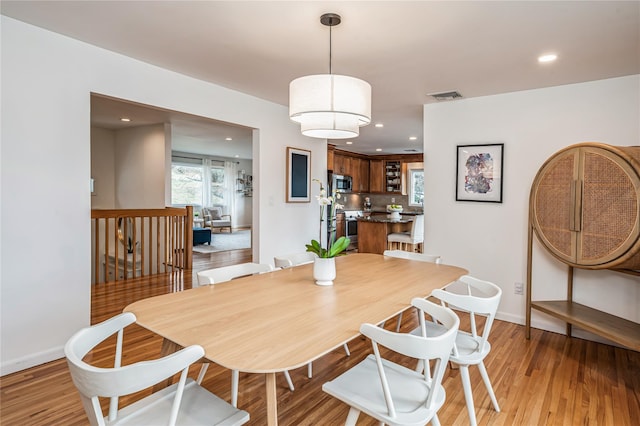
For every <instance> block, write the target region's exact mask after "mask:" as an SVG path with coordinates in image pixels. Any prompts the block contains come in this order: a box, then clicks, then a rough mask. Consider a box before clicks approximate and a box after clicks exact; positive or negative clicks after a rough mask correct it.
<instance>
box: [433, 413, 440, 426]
mask: <svg viewBox="0 0 640 426" xmlns="http://www.w3.org/2000/svg"><path fill="white" fill-rule="evenodd" d="M431 424H432V425H433V426H440V419H439V418H438V413H436V414H434V415H433V417H432V418H431Z"/></svg>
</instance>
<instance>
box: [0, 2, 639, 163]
mask: <svg viewBox="0 0 640 426" xmlns="http://www.w3.org/2000/svg"><path fill="white" fill-rule="evenodd" d="M0 7H1V9H0V10H1V12H2V14H4V15H7V16H10V17H12V18H15V19H19V20H21V21H24V22H28V23H31V24H34V25H37V26H40V27H43V28H47V29H50V30H52V31H55V32H58V33H61V34H65V35H68V36H70V37H73V38H76V39H79V40H83V41H85V42H88V43H91V44H94V45H96V46H100V47H103V48H105V49H109V50H112V51H115V52H119V53H122V54H124V55H127V56H130V57H133V58H137V59H139V60H142V61H145V62H148V63H151V64H154V65H157V66H160V67H163V68H166V69H170V70H174V71H177V72H180V73H183V74H186V75H189V76H193V77H196V78H198V79H201V80H205V81H210V82H213V83H215V84H218V85H221V86H225V87H228V88H231V89H234V90H238V91H241V92H244V93H248V94H251V95H253V96H256V97H259V98H263V99H267V100H270V101H273V102H276V103H279V104H282V105H287V104H288V86H289V82H290V81H291V80H293V79H295V78H297V77H300V76H303V75H308V74H319V73H327V72H328V63H329V31H328V29H327V28H326V27H324V26H323V25H322V24H320V22H319V18H320V15H322V14H323V13H326V12H335V13H338V14H340V15H341V16H342V24H340V25H339V26H337V27H334V28H333V30H332V31H333V35H332V37H333V49H332V58H333V61H332V65H333V72H334V73H336V74H346V75H351V76H354V77H358V78H361V79H364V80H366V81H368V82H369V83H370V84H371V86H372V91H373V105H372V116H373V117H372V120H373V122H372V124H371V125H369V126H366V127H363V128H361V129H360V136H359V137H358V138H356V139H353V140H352V142H353V144H352V145H349V146H347V145H345V143H346V140H337V141H331V142H332V143H335V144H336V145H337V146H338V147H340V148H344V149H348V150H350V151H354V152H361V153H365V154H376V153H378V154H385V153H402V152H405V151H406V150H411V149H415V150H416V151H418V152H422V149H423V141H422V134H423V123H422V121H423V120H422V106H423V104H428V103H433V102H437V101H436V100H434V99H433V98H432V97H431V96H428V94H432V93H440V92H446V91H451V90H457V91H458V92H460V93H461V94H462V95H463V97H464V98H473V97H478V96H486V95H493V94H499V93H506V92H514V91H520V90H528V89H535V88H542V87H550V86H557V85H563V84H570V83H579V82H585V81H591V80H599V79H604V78H611V77H619V76H624V75H631V74H638V73H640V2H638V1H626V2H625V1H620V2H616V1H602V2H598V1H568V2H564V1H501V2H485V1H471V2H464V1H406V2H405V1H339V2H326V1H295V2H293V1H253V2H252V1H202V2H193V1H154V2H147V1H126V2H120V1H44V2H40V1H28V2H27V1H17V2H16V1H8V0H3V1H2V3H1V4H0ZM545 53H555V54H557V55H558V60H557V61H555V62H553V63H548V64H540V63H538V61H537V57H538V56H539V55H542V54H545ZM103 100H104V99H103ZM605 101H606V99H603V102H605ZM440 102H459V101H458V100H452V101H440ZM107 106H108V105H103V107H104V108H105V113H106V112H107ZM164 114H165V115H167V114H168V115H167V116H169V117H170V116H171V114H169V113H167V112H164ZM165 119H166V117H165ZM175 119H176V120H178V119H179V120H181V121H182V122H183V124H185V126H186V127H191V130H190V131H191V132H193V133H192V134H189V135H188V136H185V137H186V138H191V139H198V138H200V139H201V136H199V135H198V134H197V133H198V132H196V131H195V130H194V129H195V127H197V126H195V127H194V124H195V123H196V122H199V119H196V118H195V117H193V116H188V117H187V116H183V115H180V114H178V115H176V118H175ZM373 123H383V124H384V127H383V128H377V127H374V125H373ZM208 124H209V125H208V126H207V127H208V128H209V129H210V130H211V131H213V130H212V129H216V130H215V131H217V132H218V133H216V134H218V135H219V136H221V135H222V134H224V133H225V128H226V127H227V124H225V123H222V124H223V125H222V128H218V126H219V125H220V124H221V123H217V122H213V123H212V122H208ZM292 125H295V124H294V123H292ZM178 127H179V126H178ZM235 130H236V131H244V132H247V133H246V134H250V130H249V129H243V128H238V127H236V128H235ZM231 131H232V130H229V132H231ZM411 136H414V137H416V140H414V141H411V140H409V137H411ZM240 137H241V136H238V138H240ZM249 138H250V136H249ZM186 140H188V141H189V142H190V143H191V142H194V141H193V140H190V139H186ZM201 140H202V139H201ZM194 143H195V142H194ZM187 145H189V144H187ZM376 148H381V149H382V151H381V152H377V151H376Z"/></svg>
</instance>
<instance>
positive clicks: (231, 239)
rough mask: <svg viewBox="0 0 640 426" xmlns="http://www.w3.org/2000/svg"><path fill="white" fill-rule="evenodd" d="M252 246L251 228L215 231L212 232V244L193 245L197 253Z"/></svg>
mask: <svg viewBox="0 0 640 426" xmlns="http://www.w3.org/2000/svg"><path fill="white" fill-rule="evenodd" d="M248 248H251V230H250V229H242V230H238V231H233V232H232V233H228V232H220V233H218V232H214V233H212V234H211V245H209V244H198V245H197V246H194V247H193V251H194V252H196V253H216V252H219V251H228V250H242V249H248Z"/></svg>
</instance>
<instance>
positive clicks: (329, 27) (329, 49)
mask: <svg viewBox="0 0 640 426" xmlns="http://www.w3.org/2000/svg"><path fill="white" fill-rule="evenodd" d="M331 44H332V43H331V26H330V27H329V74H331Z"/></svg>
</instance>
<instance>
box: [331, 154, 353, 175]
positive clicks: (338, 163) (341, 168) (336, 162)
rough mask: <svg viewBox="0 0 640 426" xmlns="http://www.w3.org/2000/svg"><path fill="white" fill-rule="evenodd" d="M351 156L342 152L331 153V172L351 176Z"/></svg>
mask: <svg viewBox="0 0 640 426" xmlns="http://www.w3.org/2000/svg"><path fill="white" fill-rule="evenodd" d="M350 172H351V157H349V156H348V155H342V154H337V153H334V154H333V173H335V174H337V175H346V176H351V175H350V174H349V173H350Z"/></svg>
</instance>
